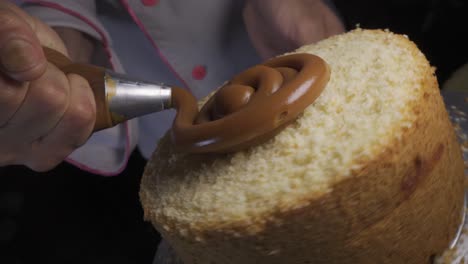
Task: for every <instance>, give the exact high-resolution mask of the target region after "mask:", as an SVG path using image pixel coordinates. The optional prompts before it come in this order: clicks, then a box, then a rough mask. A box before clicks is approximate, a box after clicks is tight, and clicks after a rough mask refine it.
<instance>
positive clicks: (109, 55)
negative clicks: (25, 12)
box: [23, 0, 131, 176]
mask: <svg viewBox="0 0 468 264" xmlns="http://www.w3.org/2000/svg"><path fill="white" fill-rule="evenodd" d="M23 2H25V3H35V4H39V5H42V6H45V7H49V8H53V9H56V10H59V11H62V12H64V13H66V14H69V15H71V16H74V17H76V18H78V19H81V20H82V21H83V22H85V23H86V24H88V25H89V26H90V27H92V28H93V29H94V30H96V32H97V33H98V34H99V35H100V36H101V38H102V44H103V46H104V50H105V52H106V55H107V58H108V60H109V63H110V64H111V67H112V68H113V69H114V68H115V66H114V64H113V63H112V53H111V51H110V48H109V40H108V39H107V38H106V35H105V34H104V32H103V31H102V30H101V29H100V28H99V27H98V26H97V25H95V24H94V23H93V22H92V21H91V20H89V19H88V18H86V17H84V16H83V15H81V14H80V13H78V12H76V11H74V10H71V9H68V8H66V7H64V6H62V5H60V4H57V3H53V2H48V1H42V0H25V1H23ZM124 125H125V154H124V155H125V160H124V162H123V164H122V165H121V166H120V168H118V169H117V170H116V171H102V170H98V169H93V168H90V167H88V166H87V165H85V164H82V163H80V162H78V161H76V160H73V159H71V158H66V159H65V161H66V162H68V163H70V164H72V165H74V166H76V167H78V168H80V169H82V170H85V171H88V172H91V173H94V174H99V175H102V176H115V175H118V174H120V173H121V172H122V171H123V170H124V169H125V168H126V167H127V164H128V160H129V158H130V154H131V153H130V131H129V130H130V128H129V125H128V123H127V122H125V123H124Z"/></svg>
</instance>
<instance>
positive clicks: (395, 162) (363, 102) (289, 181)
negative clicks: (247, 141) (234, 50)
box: [140, 29, 464, 264]
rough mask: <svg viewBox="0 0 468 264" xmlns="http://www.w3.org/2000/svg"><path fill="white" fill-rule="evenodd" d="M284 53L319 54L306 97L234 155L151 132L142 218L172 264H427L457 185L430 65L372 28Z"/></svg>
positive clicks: (455, 214) (457, 157)
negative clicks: (286, 119)
mask: <svg viewBox="0 0 468 264" xmlns="http://www.w3.org/2000/svg"><path fill="white" fill-rule="evenodd" d="M294 52H298V53H311V54H315V55H318V56H320V57H321V58H323V59H324V60H325V61H326V62H327V63H328V65H329V67H330V70H331V75H330V81H329V82H328V84H327V86H326V88H325V89H324V91H323V92H322V94H321V95H320V96H319V98H318V99H317V100H316V101H315V102H314V103H313V104H311V105H310V106H309V107H308V108H306V110H305V111H304V113H303V115H301V116H300V117H299V118H298V119H297V120H296V121H295V122H294V123H292V124H291V125H289V126H287V127H286V128H285V129H284V130H283V131H282V132H280V133H279V134H278V135H276V136H275V137H274V138H273V139H271V140H269V141H268V142H266V143H265V144H262V145H260V146H256V147H253V148H250V149H247V150H245V151H241V152H236V153H233V154H182V153H178V152H176V151H175V150H174V147H173V146H172V145H171V141H170V138H169V137H168V136H166V137H164V138H163V139H162V140H161V141H160V143H159V146H158V148H157V150H156V151H155V152H154V154H153V156H152V158H151V160H150V161H149V162H148V164H147V166H146V169H145V173H144V175H143V178H142V183H141V191H140V199H141V202H142V205H143V208H144V212H145V218H146V219H147V220H149V221H151V222H152V224H153V226H154V227H155V228H156V229H157V230H158V231H159V232H160V233H161V234H162V236H163V237H164V238H165V239H166V240H167V241H168V242H169V243H170V245H171V246H172V247H173V248H174V250H175V251H176V252H177V254H178V255H179V256H180V257H181V259H182V260H183V261H184V263H185V264H194V263H199V264H238V263H242V264H249V263H256V264H263V263H265V264H267V263H268V264H275V263H289V264H296V263H298V264H299V263H327V264H329V263H429V261H430V259H431V257H432V256H433V255H435V254H438V253H441V252H442V251H444V250H445V249H446V248H447V247H448V244H449V242H450V241H451V239H452V238H453V236H454V234H455V232H456V230H457V228H458V226H459V225H460V221H461V214H462V208H463V194H464V186H463V179H464V178H463V177H464V165H463V159H462V155H461V150H460V147H459V145H458V142H457V139H456V136H455V133H454V130H453V127H452V125H451V123H450V121H449V118H448V114H447V112H446V110H445V106H444V103H443V100H442V97H441V96H440V91H439V88H438V84H437V80H436V77H435V75H434V68H433V67H431V66H430V64H429V62H428V61H427V59H426V58H425V56H424V54H422V53H421V51H420V50H419V49H418V48H417V46H416V45H415V44H414V43H413V42H411V41H410V40H409V39H408V38H407V37H406V36H404V35H398V34H394V33H391V32H388V31H384V30H364V29H356V30H353V31H350V32H348V33H345V34H342V35H338V36H334V37H331V38H329V39H326V40H323V41H321V42H319V43H317V44H313V45H308V46H304V47H301V48H299V49H298V50H296V51H294ZM265 110H267V109H265Z"/></svg>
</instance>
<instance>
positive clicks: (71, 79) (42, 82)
mask: <svg viewBox="0 0 468 264" xmlns="http://www.w3.org/2000/svg"><path fill="white" fill-rule="evenodd" d="M41 46H47V47H49V48H53V49H55V50H58V51H60V52H62V53H63V54H66V55H68V52H67V49H66V48H65V45H64V43H63V41H62V40H61V39H60V37H59V36H58V34H57V33H56V32H55V31H54V30H53V29H51V28H50V27H48V26H47V25H45V24H44V23H42V22H40V21H39V20H37V19H35V18H33V17H31V16H29V15H27V14H26V13H24V12H23V11H22V10H21V9H19V8H18V7H16V6H14V5H13V4H11V3H9V1H4V0H0V166H5V165H12V164H23V165H26V166H28V167H30V168H32V169H33V170H37V171H45V170H49V169H51V168H53V167H54V166H56V165H57V164H58V163H60V162H61V161H62V160H63V159H64V158H65V157H67V156H68V155H69V154H70V153H71V152H72V151H73V150H74V149H76V148H77V147H79V146H81V145H82V144H84V143H85V141H86V140H87V139H88V137H89V135H90V134H91V132H92V129H93V126H94V122H95V111H96V107H95V102H94V96H93V93H92V90H91V88H90V87H89V84H88V82H87V81H86V80H85V79H84V78H82V77H81V76H78V75H76V74H68V75H65V74H64V73H63V72H61V71H60V70H59V69H58V68H57V67H55V66H54V65H53V64H50V63H48V62H47V60H46V59H45V57H44V53H43V51H42V48H41Z"/></svg>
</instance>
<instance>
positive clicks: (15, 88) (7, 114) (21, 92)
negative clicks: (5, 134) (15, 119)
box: [0, 73, 28, 129]
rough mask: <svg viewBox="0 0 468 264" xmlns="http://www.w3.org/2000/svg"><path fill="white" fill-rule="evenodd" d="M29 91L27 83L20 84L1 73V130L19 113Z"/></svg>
mask: <svg viewBox="0 0 468 264" xmlns="http://www.w3.org/2000/svg"><path fill="white" fill-rule="evenodd" d="M27 90H28V84H27V83H20V82H18V81H15V80H12V79H10V78H8V77H7V76H4V75H3V74H1V73H0V129H1V128H2V127H3V126H5V124H6V123H7V122H8V121H9V120H10V119H11V117H12V116H13V115H14V114H15V113H16V111H18V109H19V107H20V106H21V104H22V103H23V100H24V98H25V96H26V92H27Z"/></svg>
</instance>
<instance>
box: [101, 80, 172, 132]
mask: <svg viewBox="0 0 468 264" xmlns="http://www.w3.org/2000/svg"><path fill="white" fill-rule="evenodd" d="M104 83H105V94H106V101H107V104H108V109H109V112H110V114H111V118H112V122H113V123H114V124H118V123H121V122H123V121H125V120H128V119H132V118H135V117H139V116H143V115H147V114H151V113H155V112H160V111H163V110H166V109H170V108H171V107H172V106H171V105H172V104H171V102H172V99H171V98H172V92H171V87H170V86H167V85H164V84H162V83H161V84H157V83H150V82H145V81H137V80H135V79H130V78H128V77H127V76H126V75H122V74H118V73H115V72H112V71H106V73H105V76H104Z"/></svg>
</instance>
